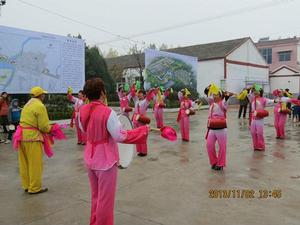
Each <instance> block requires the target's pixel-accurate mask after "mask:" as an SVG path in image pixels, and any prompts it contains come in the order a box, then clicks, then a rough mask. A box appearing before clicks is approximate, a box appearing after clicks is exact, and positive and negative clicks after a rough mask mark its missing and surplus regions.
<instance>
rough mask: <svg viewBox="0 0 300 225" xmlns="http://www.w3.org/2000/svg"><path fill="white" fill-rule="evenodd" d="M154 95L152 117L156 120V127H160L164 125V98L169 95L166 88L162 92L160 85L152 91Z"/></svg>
mask: <svg viewBox="0 0 300 225" xmlns="http://www.w3.org/2000/svg"><path fill="white" fill-rule="evenodd" d="M154 93H155V95H154V97H153V101H154V117H155V120H156V127H157V128H162V127H163V126H164V119H163V114H164V112H163V109H164V107H165V106H166V104H165V102H164V101H165V99H166V98H167V97H168V96H169V91H168V90H166V91H165V92H164V93H163V94H162V90H161V88H160V87H157V88H156V89H155V91H154Z"/></svg>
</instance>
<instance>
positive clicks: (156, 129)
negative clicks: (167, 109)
mask: <svg viewBox="0 0 300 225" xmlns="http://www.w3.org/2000/svg"><path fill="white" fill-rule="evenodd" d="M150 131H160V129H159V128H154V127H150Z"/></svg>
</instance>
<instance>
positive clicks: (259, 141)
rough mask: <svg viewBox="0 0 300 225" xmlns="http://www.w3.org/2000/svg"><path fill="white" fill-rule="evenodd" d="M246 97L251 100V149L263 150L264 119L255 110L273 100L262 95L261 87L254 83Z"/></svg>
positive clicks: (271, 102) (272, 102)
mask: <svg viewBox="0 0 300 225" xmlns="http://www.w3.org/2000/svg"><path fill="white" fill-rule="evenodd" d="M248 98H249V99H250V102H251V114H250V132H251V136H252V143H253V149H254V151H264V150H265V139H264V119H263V117H258V116H257V111H259V110H264V109H265V107H266V106H267V105H271V104H274V100H272V99H268V98H265V97H263V89H262V88H261V87H260V86H259V85H254V88H253V89H252V92H251V93H250V94H249V95H248Z"/></svg>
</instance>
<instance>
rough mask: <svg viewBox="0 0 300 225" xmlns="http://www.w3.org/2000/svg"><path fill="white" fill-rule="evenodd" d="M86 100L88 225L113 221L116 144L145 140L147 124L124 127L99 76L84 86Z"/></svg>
mask: <svg viewBox="0 0 300 225" xmlns="http://www.w3.org/2000/svg"><path fill="white" fill-rule="evenodd" d="M84 92H85V93H86V95H87V97H88V99H89V100H90V103H89V104H87V105H84V106H82V107H81V109H80V115H79V121H80V124H79V125H80V127H81V129H82V130H83V131H84V132H85V133H86V136H87V144H86V146H85V150H84V161H85V164H86V167H87V171H88V176H89V180H90V186H91V195H92V206H91V217H90V225H113V224H114V215H113V214H114V201H115V192H116V179H117V168H118V167H117V165H118V161H119V154H118V145H117V142H121V143H132V144H133V143H135V144H137V143H139V144H143V143H145V142H146V139H147V135H148V127H147V126H141V127H139V128H137V129H133V130H129V131H127V130H124V129H123V128H122V125H121V123H120V121H119V120H118V117H117V115H116V113H115V112H114V111H113V110H112V109H111V108H109V107H108V106H107V105H106V104H104V101H105V93H106V92H105V89H104V83H103V82H102V80H101V79H100V78H95V79H91V80H88V81H87V82H86V83H85V86H84Z"/></svg>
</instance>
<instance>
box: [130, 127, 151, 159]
mask: <svg viewBox="0 0 300 225" xmlns="http://www.w3.org/2000/svg"><path fill="white" fill-rule="evenodd" d="M143 125H144V124H142V123H140V122H138V121H133V126H134V128H138V127H140V126H143ZM136 151H137V152H138V153H143V154H147V152H148V147H147V143H145V144H136Z"/></svg>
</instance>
